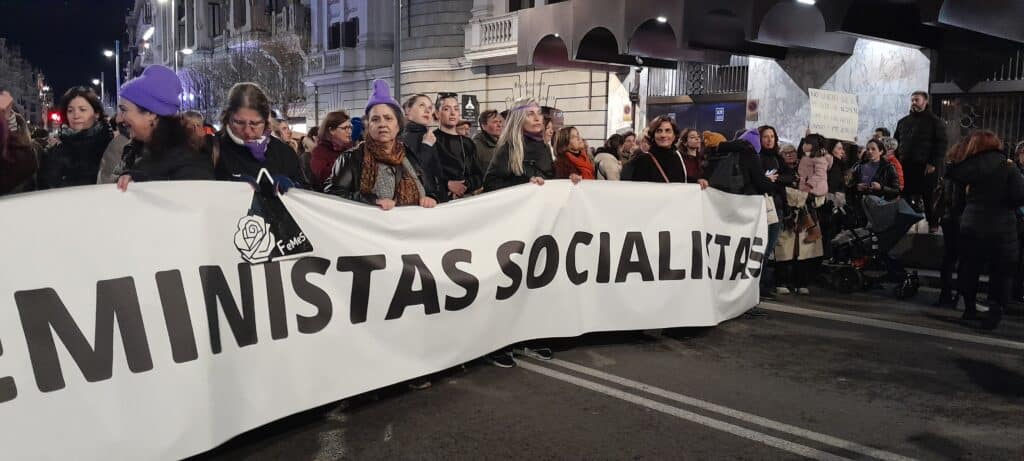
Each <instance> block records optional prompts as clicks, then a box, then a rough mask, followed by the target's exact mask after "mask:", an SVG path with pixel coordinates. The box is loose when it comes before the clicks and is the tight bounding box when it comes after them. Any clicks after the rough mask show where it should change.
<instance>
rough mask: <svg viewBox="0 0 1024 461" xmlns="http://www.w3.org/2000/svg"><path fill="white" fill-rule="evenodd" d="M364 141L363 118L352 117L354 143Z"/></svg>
mask: <svg viewBox="0 0 1024 461" xmlns="http://www.w3.org/2000/svg"><path fill="white" fill-rule="evenodd" d="M362 140H363V119H362V117H352V142H359V141H362Z"/></svg>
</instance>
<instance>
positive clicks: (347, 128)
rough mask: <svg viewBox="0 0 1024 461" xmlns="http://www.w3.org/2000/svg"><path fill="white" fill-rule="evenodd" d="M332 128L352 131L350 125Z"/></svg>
mask: <svg viewBox="0 0 1024 461" xmlns="http://www.w3.org/2000/svg"><path fill="white" fill-rule="evenodd" d="M334 128H335V129H337V130H345V131H352V125H345V126H336V127H334Z"/></svg>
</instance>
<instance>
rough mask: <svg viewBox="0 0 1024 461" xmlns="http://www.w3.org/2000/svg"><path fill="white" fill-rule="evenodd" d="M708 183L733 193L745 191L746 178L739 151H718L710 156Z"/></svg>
mask: <svg viewBox="0 0 1024 461" xmlns="http://www.w3.org/2000/svg"><path fill="white" fill-rule="evenodd" d="M708 170H709V171H710V174H708V175H707V179H708V184H709V185H710V186H711V187H714V188H715V189H718V190H720V191H723V192H729V193H731V194H741V193H743V188H744V187H743V186H745V185H746V179H744V177H743V169H742V168H741V167H740V153H739V152H716V153H713V154H710V155H709V156H708Z"/></svg>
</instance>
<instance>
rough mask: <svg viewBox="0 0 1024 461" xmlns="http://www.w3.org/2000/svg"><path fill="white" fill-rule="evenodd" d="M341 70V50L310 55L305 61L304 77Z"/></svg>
mask: <svg viewBox="0 0 1024 461" xmlns="http://www.w3.org/2000/svg"><path fill="white" fill-rule="evenodd" d="M340 70H341V50H328V51H324V52H322V53H317V54H310V55H309V58H308V59H306V75H323V74H329V73H332V72H338V71H340Z"/></svg>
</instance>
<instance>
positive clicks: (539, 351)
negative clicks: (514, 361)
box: [516, 347, 555, 360]
mask: <svg viewBox="0 0 1024 461" xmlns="http://www.w3.org/2000/svg"><path fill="white" fill-rule="evenodd" d="M516 353H517V354H519V355H525V356H527V357H531V358H535V359H537V360H551V359H553V358H555V354H554V353H553V352H551V349H548V348H546V347H537V348H531V347H524V348H522V349H516Z"/></svg>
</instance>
